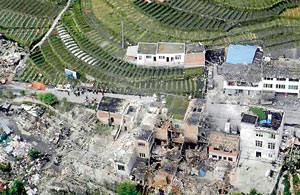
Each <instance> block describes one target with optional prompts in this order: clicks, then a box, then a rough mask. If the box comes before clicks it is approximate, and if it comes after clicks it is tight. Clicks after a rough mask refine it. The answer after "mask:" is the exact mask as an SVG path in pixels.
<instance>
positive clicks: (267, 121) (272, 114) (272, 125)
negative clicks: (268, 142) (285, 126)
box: [242, 107, 283, 130]
mask: <svg viewBox="0 0 300 195" xmlns="http://www.w3.org/2000/svg"><path fill="white" fill-rule="evenodd" d="M250 112H251V113H252V114H244V115H243V117H242V122H245V123H250V124H253V125H255V126H256V127H265V128H269V129H272V130H277V129H278V128H279V127H280V125H281V123H282V116H283V113H281V112H276V111H270V110H266V109H264V108H259V107H250ZM255 115H256V116H255Z"/></svg>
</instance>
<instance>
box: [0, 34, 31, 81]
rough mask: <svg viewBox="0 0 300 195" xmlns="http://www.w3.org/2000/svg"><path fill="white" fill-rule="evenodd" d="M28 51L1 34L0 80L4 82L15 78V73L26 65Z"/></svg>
mask: <svg viewBox="0 0 300 195" xmlns="http://www.w3.org/2000/svg"><path fill="white" fill-rule="evenodd" d="M27 57H28V53H27V52H26V51H25V50H24V49H23V48H21V47H19V46H18V44H17V43H15V42H12V41H8V40H6V39H4V38H3V37H2V35H1V34H0V80H1V83H2V84H5V83H6V82H7V81H11V80H12V79H13V76H14V74H15V73H16V72H17V71H18V70H20V69H21V67H24V66H26V60H27Z"/></svg>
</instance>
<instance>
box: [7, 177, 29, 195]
mask: <svg viewBox="0 0 300 195" xmlns="http://www.w3.org/2000/svg"><path fill="white" fill-rule="evenodd" d="M25 194H26V190H25V187H24V183H23V182H22V181H20V180H16V181H14V183H13V185H12V186H11V188H10V189H9V195H25Z"/></svg>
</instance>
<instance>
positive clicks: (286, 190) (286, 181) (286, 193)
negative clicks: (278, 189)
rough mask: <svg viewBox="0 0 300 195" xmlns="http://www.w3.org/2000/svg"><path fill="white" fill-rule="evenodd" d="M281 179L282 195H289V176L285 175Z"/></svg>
mask: <svg viewBox="0 0 300 195" xmlns="http://www.w3.org/2000/svg"><path fill="white" fill-rule="evenodd" d="M283 177H284V179H283V185H284V195H290V194H291V192H290V187H291V186H290V182H289V175H288V174H285V175H284V176H283Z"/></svg>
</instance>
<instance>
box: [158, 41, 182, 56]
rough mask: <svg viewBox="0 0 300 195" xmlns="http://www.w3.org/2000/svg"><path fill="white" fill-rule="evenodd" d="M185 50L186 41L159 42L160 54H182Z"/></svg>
mask: <svg viewBox="0 0 300 195" xmlns="http://www.w3.org/2000/svg"><path fill="white" fill-rule="evenodd" d="M184 51H185V44H184V43H165V42H160V43H158V49H157V53H158V54H181V53H184Z"/></svg>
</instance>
